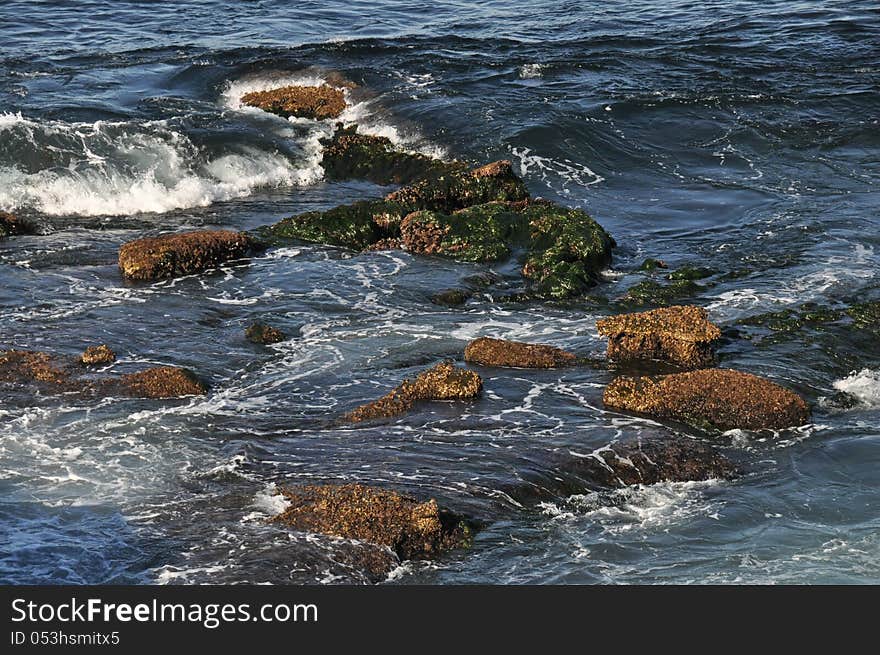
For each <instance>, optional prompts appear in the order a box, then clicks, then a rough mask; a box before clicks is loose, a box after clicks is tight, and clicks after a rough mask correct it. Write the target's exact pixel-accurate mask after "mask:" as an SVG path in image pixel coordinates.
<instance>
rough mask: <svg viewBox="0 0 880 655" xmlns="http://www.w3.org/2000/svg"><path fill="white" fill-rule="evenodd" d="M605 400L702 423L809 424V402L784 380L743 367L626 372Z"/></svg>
mask: <svg viewBox="0 0 880 655" xmlns="http://www.w3.org/2000/svg"><path fill="white" fill-rule="evenodd" d="M603 401H604V403H605V405H606V406H607V407H609V408H612V409H620V410H626V411H631V412H638V413H641V414H648V415H651V416H656V417H658V418H664V419H672V420H676V421H681V422H682V423H687V424H689V425H693V426H695V427H698V428H717V429H719V430H731V429H734V428H740V429H743V430H762V429H770V430H782V429H784V428H789V427H794V426H798V425H803V424H805V423H806V422H807V421H808V420H809V417H810V410H809V407H808V406H807V403H806V402H805V401H804V400H803V398H801V397H800V396H798V395H797V394H796V393H794V392H792V391H789V390H788V389H785V388H783V387H781V386H779V385H778V384H775V383H773V382H771V381H770V380H766V379H764V378H761V377H758V376H757V375H752V374H750V373H742V372H740V371H732V370H729V369H703V370H700V371H690V372H687V373H675V374H673V375H662V376H654V377H651V376H644V377H635V378H631V377H620V378H617V379H616V380H614V381H613V382H612V383H611V384H609V385H608V387H606V389H605V393H604V395H603Z"/></svg>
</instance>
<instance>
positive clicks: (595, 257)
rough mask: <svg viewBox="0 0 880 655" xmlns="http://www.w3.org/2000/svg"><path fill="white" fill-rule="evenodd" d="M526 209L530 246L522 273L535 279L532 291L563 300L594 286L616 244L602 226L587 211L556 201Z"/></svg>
mask: <svg viewBox="0 0 880 655" xmlns="http://www.w3.org/2000/svg"><path fill="white" fill-rule="evenodd" d="M524 213H525V215H526V218H527V219H528V225H529V246H528V257H527V259H526V262H525V265H524V266H523V269H522V274H523V276H524V277H525V278H526V279H528V280H530V281H531V282H532V284H531V288H530V293H531V294H533V295H536V296H540V297H544V298H551V299H556V300H561V299H565V298H570V297H573V296H577V295H581V294H583V293H584V292H585V291H586V290H587V289H589V288H590V287H592V286H595V284H596V283H597V281H598V279H599V272H600V271H601V270H602V269H604V268H606V267H607V266H608V265H609V264H610V263H611V249H612V248H613V247H614V246H615V243H614V239H612V238H611V236H610V235H609V234H608V233H607V232H606V231H605V230H604V229H603V228H602V226H601V225H599V224H598V223H597V222H596V221H594V220H593V219H592V218H591V217H590V216H589V215H588V214H587V213H586V212H583V211H581V210H579V209H568V208H565V207H561V206H559V205H555V204H553V203H547V202H543V203H534V204H532V205H530V206H529V207H528V208H527V209H526V210H525V212H524Z"/></svg>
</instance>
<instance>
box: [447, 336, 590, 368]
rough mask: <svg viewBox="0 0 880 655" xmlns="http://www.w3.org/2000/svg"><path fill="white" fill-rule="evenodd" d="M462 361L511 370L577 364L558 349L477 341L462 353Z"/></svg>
mask: <svg viewBox="0 0 880 655" xmlns="http://www.w3.org/2000/svg"><path fill="white" fill-rule="evenodd" d="M464 359H465V361H466V362H470V363H471V364H480V365H482V366H506V367H511V368H559V367H562V366H572V365H574V364H576V363H577V356H576V355H574V354H573V353H570V352H567V351H565V350H562V349H560V348H555V347H553V346H545V345H541V344H531V343H521V342H519V341H507V340H506V339H492V338H490V337H480V338H479V339H474V340H473V341H471V342H470V343H469V344H468V345H467V346H466V347H465V349H464Z"/></svg>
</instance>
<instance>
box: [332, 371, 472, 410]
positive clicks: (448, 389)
mask: <svg viewBox="0 0 880 655" xmlns="http://www.w3.org/2000/svg"><path fill="white" fill-rule="evenodd" d="M482 388H483V380H482V379H481V378H480V376H479V375H477V374H476V373H474V372H473V371H468V370H466V369H463V368H458V367H457V366H455V365H454V364H453V363H452V362H449V361H447V362H441V363H440V364H437V365H436V366H434V367H432V368H429V369H428V370H427V371H423V372H422V373H420V374H419V375H418V376H417V377H416V378H414V379H412V380H404V381H403V383H402V384H400V386H398V387H396V388H395V389H393V390H392V391H391V392H389V393H388V394H386V395H385V396H383V397H382V398H379V399H378V400H374V401H373V402H371V403H367V404H366V405H361V406H360V407H358V408H357V409H355V410H354V411H352V412H350V413H349V414H347V415H346V416H345V420H347V421H351V422H353V423H357V422H360V421H368V420H372V419H377V418H387V417H390V416H397V415H398V414H402V413H404V412H406V411H408V410H409V409H411V408H412V406H413V405H415V404H416V403H417V402H418V401H421V400H464V399H467V398H474V397H475V396H477V395H478V394H479V393H480V391H481V390H482Z"/></svg>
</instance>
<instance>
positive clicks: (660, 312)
mask: <svg viewBox="0 0 880 655" xmlns="http://www.w3.org/2000/svg"><path fill="white" fill-rule="evenodd" d="M596 327H597V328H598V330H599V334H601V335H604V336H606V337H608V359H610V360H613V361H615V362H631V361H648V360H659V361H663V362H668V363H670V364H675V365H676V366H681V367H683V368H693V369H698V368H706V367H708V366H712V365H713V364H714V363H715V348H714V344H715V342H716V341H717V340H718V339H719V338H720V337H721V330H720V329H719V328H718V326H716V325H715V324H714V323H711V322H710V321H709V318H708V313H707V312H706V310H705V309H703V308H702V307H694V306H681V305H676V306H673V307H663V308H660V309H653V310H651V311H648V312H640V313H637V314H621V315H620V316H610V317H608V318H603V319H601V320H599V321H597V322H596Z"/></svg>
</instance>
